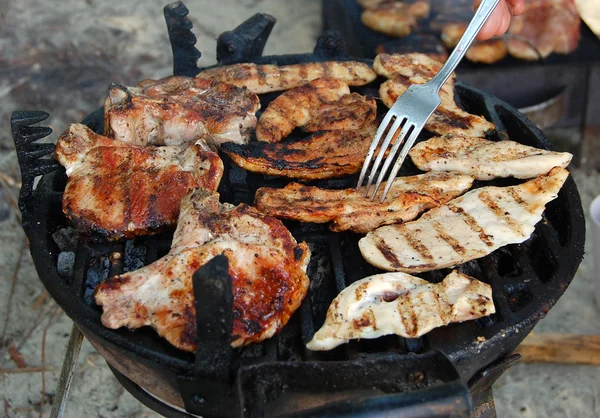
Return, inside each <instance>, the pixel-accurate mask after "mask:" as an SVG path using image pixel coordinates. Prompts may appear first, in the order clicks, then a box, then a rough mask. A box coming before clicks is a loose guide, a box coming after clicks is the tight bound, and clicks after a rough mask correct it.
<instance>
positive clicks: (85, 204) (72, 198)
mask: <svg viewBox="0 0 600 418" xmlns="http://www.w3.org/2000/svg"><path fill="white" fill-rule="evenodd" d="M55 157H56V159H57V160H58V161H59V162H60V163H61V164H62V165H63V166H64V167H65V168H66V172H67V176H68V180H67V185H66V187H65V192H64V194H63V200H62V206H63V212H64V213H65V214H66V216H67V218H69V219H70V220H71V221H72V222H73V223H74V224H75V225H76V226H77V228H78V229H79V230H82V231H85V232H96V233H99V234H101V235H104V236H106V237H108V238H110V239H120V238H123V237H126V238H131V237H133V236H136V235H143V234H149V233H152V232H156V231H159V230H162V229H165V228H166V227H173V226H174V225H175V223H176V221H177V216H178V214H179V203H180V201H181V199H182V198H183V196H184V195H185V194H186V193H187V192H188V191H189V190H191V189H194V188H202V189H207V190H211V191H214V190H216V189H217V187H218V186H219V182H220V180H221V176H222V174H223V163H222V161H221V159H220V158H219V156H218V155H217V154H215V153H214V152H210V151H204V150H202V148H201V147H200V145H194V144H188V145H182V146H165V147H139V146H136V145H131V144H126V143H124V142H121V141H117V140H114V139H110V138H107V137H105V136H101V135H98V134H96V133H94V132H93V131H92V130H90V129H89V128H88V127H87V126H85V125H81V124H73V125H71V126H70V127H69V129H67V131H66V132H65V133H63V134H62V135H61V136H60V138H59V139H58V143H57V145H56V151H55Z"/></svg>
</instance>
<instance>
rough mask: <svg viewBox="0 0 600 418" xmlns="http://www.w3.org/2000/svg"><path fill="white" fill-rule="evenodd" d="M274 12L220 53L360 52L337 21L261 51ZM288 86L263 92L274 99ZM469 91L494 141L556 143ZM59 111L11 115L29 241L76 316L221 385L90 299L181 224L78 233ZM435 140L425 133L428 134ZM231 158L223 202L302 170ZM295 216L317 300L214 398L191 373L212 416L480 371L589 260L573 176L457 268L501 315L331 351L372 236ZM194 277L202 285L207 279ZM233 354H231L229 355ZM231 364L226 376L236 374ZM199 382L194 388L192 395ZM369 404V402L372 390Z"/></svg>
mask: <svg viewBox="0 0 600 418" xmlns="http://www.w3.org/2000/svg"><path fill="white" fill-rule="evenodd" d="M186 15H187V9H186V8H185V6H183V4H182V3H180V2H178V3H174V4H173V5H169V6H167V7H166V8H165V16H166V19H167V23H168V25H169V35H170V38H171V41H172V45H173V52H174V71H175V73H176V74H185V75H194V74H195V73H197V72H198V71H199V69H198V67H197V66H196V61H197V59H198V57H199V56H200V53H199V52H198V51H197V50H196V48H195V47H194V42H195V37H194V36H193V34H192V33H191V31H190V29H191V23H190V22H189V20H188V19H187V17H186ZM273 24H274V19H273V18H272V17H270V16H268V15H262V14H261V15H255V16H254V17H252V18H251V19H249V20H248V21H247V22H245V23H243V24H242V25H240V26H239V27H238V28H236V29H235V30H234V31H231V32H227V33H225V34H223V35H221V37H219V41H218V46H217V50H218V51H219V61H220V64H223V63H232V62H247V61H251V62H256V63H277V64H279V65H285V64H293V63H300V62H314V61H324V60H331V59H341V60H344V59H350V57H349V56H348V55H347V54H346V53H345V50H344V48H343V42H341V41H340V39H339V36H338V35H337V34H336V33H335V32H326V33H324V34H323V36H321V38H319V40H318V42H317V46H316V47H315V51H314V52H313V53H311V54H301V55H287V56H269V57H262V56H260V54H261V53H262V49H263V47H264V44H265V42H266V38H267V37H268V34H269V33H270V31H271V28H272V26H273ZM378 81H379V80H378ZM378 81H376V83H378ZM377 86H378V84H372V85H367V86H364V87H359V88H356V89H353V90H355V91H357V92H359V93H362V94H369V95H372V96H375V95H376V93H377ZM276 96H277V94H268V95H263V96H262V97H261V101H262V102H263V103H262V104H263V109H264V108H265V107H266V105H267V104H268V102H270V101H271V100H273V98H275V97H276ZM456 96H457V99H458V100H457V101H458V102H459V105H461V106H462V107H463V108H465V109H466V110H467V111H470V112H472V113H478V114H483V115H485V116H486V117H487V118H488V119H489V120H491V121H492V122H494V123H495V124H496V126H497V128H498V130H497V132H496V133H495V135H494V138H492V139H503V138H506V137H507V136H508V137H511V138H513V139H516V140H518V141H520V142H523V143H525V144H528V145H533V146H537V147H540V148H546V149H548V148H550V144H549V143H548V141H547V140H546V139H545V137H544V135H543V134H542V133H541V132H540V131H539V130H538V129H537V128H535V127H534V126H533V125H532V124H531V123H530V122H529V121H527V120H526V119H525V118H524V117H523V116H522V115H520V114H518V113H517V112H516V110H515V109H513V108H511V107H510V106H508V105H506V104H505V103H503V102H500V101H498V100H497V99H494V98H493V97H490V96H488V95H486V94H485V93H483V92H481V91H478V90H476V89H473V88H470V87H468V86H465V85H463V84H460V83H457V86H456ZM379 110H380V112H381V113H384V112H385V109H384V106H379ZM47 116H48V115H47V114H45V113H43V112H15V113H14V114H13V118H12V126H13V136H14V139H15V144H16V146H17V150H18V156H19V163H20V166H21V170H22V173H23V189H22V191H21V199H20V207H21V210H22V212H23V227H24V229H25V231H26V232H27V235H28V237H29V239H30V242H31V252H32V255H33V259H34V262H35V264H36V268H37V271H38V273H39V274H40V278H41V279H42V281H43V282H44V285H45V286H46V288H47V289H48V290H49V292H50V293H51V295H52V296H53V297H54V299H55V300H56V301H57V302H58V303H59V305H60V306H61V307H62V308H63V309H64V310H65V312H66V313H67V314H68V315H69V316H70V317H71V318H72V319H73V320H74V321H75V322H76V323H78V324H79V325H80V326H82V327H84V328H85V329H87V330H89V331H90V332H92V333H94V334H95V335H97V336H99V337H100V338H102V339H104V340H106V341H108V342H110V343H111V344H113V345H115V346H117V347H119V349H120V350H122V352H127V353H134V355H135V356H139V357H141V358H144V359H147V360H149V361H151V362H154V363H156V364H159V365H162V366H164V367H167V368H171V369H173V370H176V371H178V372H177V373H179V374H180V375H185V374H186V373H187V374H188V375H191V376H192V377H191V378H190V379H191V381H192V382H196V383H195V384H197V383H198V381H203V382H205V385H208V386H211V384H212V383H207V382H213V381H211V380H210V379H209V380H208V381H207V380H206V379H207V377H206V376H205V377H204V378H202V379H204V380H202V379H198V376H199V375H201V374H202V373H203V372H202V370H203V368H205V369H206V368H210V364H207V363H206V362H203V361H202V359H201V358H200V356H198V357H197V358H196V357H195V356H194V355H193V354H190V353H185V352H181V351H179V350H176V349H175V348H173V347H172V346H170V345H169V344H168V343H166V341H164V340H162V339H161V338H159V337H158V336H157V335H156V334H155V332H154V331H152V330H151V329H149V328H142V329H139V330H136V331H133V332H131V331H127V330H110V329H106V328H104V327H103V326H102V325H101V323H100V314H101V311H100V309H99V308H98V307H97V306H95V305H94V303H93V301H92V297H91V296H92V291H93V289H94V287H95V286H96V285H97V284H98V283H100V282H101V281H102V280H104V279H106V278H107V277H108V276H109V275H114V274H119V273H121V272H125V271H131V270H134V269H136V268H139V267H140V266H142V265H146V264H149V263H151V262H153V261H155V260H156V259H158V258H159V257H161V256H162V255H164V254H166V253H167V252H168V250H169V246H170V242H171V238H172V234H171V233H163V234H160V235H155V236H148V237H139V238H135V239H132V240H126V241H121V242H115V243H111V242H107V241H105V240H103V239H101V238H98V237H87V236H79V234H77V232H76V231H74V230H73V229H72V228H71V227H70V226H69V223H68V221H67V220H66V219H65V217H64V216H63V214H62V212H61V198H62V192H63V190H64V187H65V184H66V175H65V172H64V169H63V168H62V167H60V166H59V165H58V164H57V163H56V162H55V161H54V160H53V159H48V158H44V156H45V155H46V154H48V153H50V152H52V150H53V149H52V146H50V145H46V144H44V145H41V146H40V145H37V144H35V143H34V141H36V140H38V139H40V138H43V137H44V136H46V135H48V134H49V133H50V130H49V129H48V128H43V127H37V126H32V125H33V124H35V123H39V122H41V121H43V120H44V119H45V118H46V117H47ZM84 123H85V124H87V125H88V126H90V127H91V128H92V129H94V130H95V131H97V132H102V128H103V113H102V109H99V110H98V111H96V112H94V113H93V114H91V115H90V116H89V117H88V118H86V119H85V120H84ZM424 138H426V135H424V136H423V138H421V140H422V139H424ZM221 157H222V158H223V160H224V163H225V174H224V176H223V181H222V184H221V186H220V189H219V192H220V193H221V197H222V200H223V201H228V202H231V203H234V204H237V203H240V202H246V203H252V201H253V197H254V194H255V192H256V190H257V189H258V188H259V187H261V186H271V187H281V186H283V185H285V184H286V183H287V182H288V181H289V180H286V179H282V178H276V177H270V176H262V175H258V174H253V173H247V172H245V171H244V170H242V169H240V168H238V167H236V166H235V165H233V164H231V162H230V160H229V159H228V158H227V157H226V156H225V155H222V156H221ZM416 172H417V170H416V169H415V167H414V166H411V164H405V167H403V170H402V174H412V173H416ZM40 175H43V177H42V178H41V180H40V182H39V184H38V186H37V188H36V189H35V190H34V189H33V179H34V177H36V176H40ZM355 183H356V176H352V177H349V178H345V179H338V180H324V181H317V182H313V184H316V185H319V186H323V187H332V188H342V187H353V185H354V184H355ZM514 183H515V180H496V181H492V182H485V183H482V182H477V184H476V185H475V187H481V186H482V185H484V184H485V185H489V184H495V185H508V184H514ZM286 225H287V226H288V227H289V229H290V231H291V232H292V234H293V235H294V236H295V238H296V239H297V240H298V241H306V242H307V243H308V244H309V246H310V247H311V250H312V254H313V255H312V257H311V262H310V265H309V267H308V272H309V277H310V278H311V286H310V290H309V293H308V296H307V298H306V300H305V301H304V303H303V305H302V307H301V308H300V309H299V312H297V313H296V314H295V315H294V316H293V317H292V319H291V320H290V322H289V324H288V325H287V326H286V327H285V328H284V329H283V331H282V332H281V333H279V334H278V335H277V336H275V337H274V338H271V339H270V340H267V341H265V342H263V343H261V344H256V345H252V346H249V347H246V348H243V349H238V350H234V351H233V353H232V354H231V363H228V364H229V366H228V367H229V372H228V373H233V374H234V375H237V380H236V381H237V382H238V384H239V386H238V387H237V389H235V390H234V389H233V388H232V386H231V384H225V386H223V388H225V389H224V391H223V393H225V395H223V394H221V395H218V394H217V395H214V397H213V399H214V400H213V401H210V400H209V402H204V403H203V402H200V403H198V402H197V395H194V392H193V390H191V389H189V386H193V385H191V384H190V385H189V386H186V385H185V384H183V385H182V386H181V392H182V394H183V396H184V403H185V405H186V408H188V411H193V412H197V413H204V414H206V415H207V416H210V415H212V414H215V415H218V414H219V413H222V412H223V411H224V410H227V408H233V409H235V410H237V408H245V409H246V412H247V413H248V414H249V415H261V414H262V413H265V412H266V413H269V408H272V406H269V405H272V402H274V401H275V400H276V399H277V398H279V397H281V396H282V393H284V392H285V390H284V389H282V388H287V390H288V391H292V392H303V391H305V390H307V388H306V385H307V384H308V383H310V384H311V385H312V386H311V390H312V391H316V392H317V393H319V392H322V393H324V394H331V392H332V386H331V385H338V386H337V388H338V389H343V390H347V391H348V390H350V391H351V390H354V389H358V388H362V389H365V388H368V389H369V390H370V389H371V388H372V387H373V386H377V390H376V391H375V393H378V394H390V393H395V392H403V391H408V390H415V389H419V388H425V387H428V386H434V385H437V384H438V383H440V382H446V383H447V382H451V381H453V380H455V379H456V378H458V377H460V379H461V380H462V381H463V382H468V381H469V380H470V379H472V378H473V376H474V375H475V374H476V373H477V372H478V371H480V370H482V369H483V368H484V367H486V366H489V365H490V364H491V363H492V362H493V361H494V360H496V359H499V358H501V357H503V356H506V355H508V354H509V353H510V352H512V350H514V348H515V347H516V346H517V345H518V343H519V342H520V341H521V340H522V339H523V338H524V337H525V335H526V334H527V333H528V332H529V331H530V330H531V328H532V327H533V326H534V325H535V323H537V321H538V320H539V319H541V318H542V317H543V316H544V315H545V314H546V313H547V311H548V310H549V309H550V308H551V307H552V305H553V304H554V303H555V301H556V300H557V299H558V297H560V295H561V294H562V293H563V292H564V290H565V289H566V287H567V286H568V285H569V283H570V281H571V280H572V278H573V276H574V274H575V271H576V270H577V267H578V265H579V263H580V261H581V258H582V254H583V242H584V228H585V226H584V220H583V213H582V209H581V203H580V200H579V195H578V192H577V188H576V186H575V183H574V182H573V180H572V179H571V178H569V179H568V180H567V182H566V183H565V185H564V187H563V189H562V190H561V192H560V194H559V197H558V199H557V200H556V201H554V202H553V203H552V204H550V205H548V208H547V210H546V214H545V217H544V219H543V220H542V222H540V224H539V225H538V226H537V227H536V229H535V232H534V234H533V235H532V237H531V238H530V239H529V240H528V241H526V242H525V243H523V244H520V245H512V246H508V247H506V248H502V249H500V250H498V251H496V252H494V253H493V254H491V255H490V256H488V257H485V258H482V259H480V260H475V261H471V262H468V263H465V264H463V265H461V266H459V267H458V269H459V270H461V271H462V272H464V273H466V274H469V275H472V276H474V277H476V278H478V279H480V280H482V281H484V282H486V283H489V284H490V285H491V286H492V288H493V295H494V303H495V305H496V309H497V313H496V314H494V315H492V316H490V317H487V318H482V319H480V320H477V321H470V322H466V323H463V324H455V325H451V326H448V327H443V328H439V329H436V330H433V331H432V332H430V333H429V334H427V335H426V336H424V337H422V338H419V339H404V338H399V337H395V336H388V337H383V338H380V339H377V340H362V341H353V342H351V343H349V344H346V345H344V346H342V347H338V348H337V349H335V350H332V351H330V352H311V351H309V350H307V349H306V348H305V344H306V342H308V341H309V340H310V339H311V337H312V335H313V334H314V332H315V330H316V328H318V327H319V326H320V325H321V324H322V323H323V321H324V318H325V313H326V310H327V308H328V306H329V303H330V302H331V300H332V299H333V297H335V295H337V294H338V293H339V292H340V291H341V290H342V289H343V288H345V287H346V286H348V285H349V284H350V283H352V282H354V281H356V280H358V279H361V278H363V277H365V276H368V275H371V274H374V273H377V272H378V270H377V269H375V268H374V267H372V266H371V265H369V264H367V263H366V262H365V261H364V260H363V258H362V256H361V255H360V253H359V250H358V246H357V242H358V239H359V238H360V236H358V235H356V234H352V233H341V234H336V233H332V232H330V231H329V230H328V229H327V227H326V226H325V225H312V224H300V223H297V222H286ZM448 272H449V270H440V271H434V272H430V273H423V274H420V275H419V276H421V277H422V278H424V279H427V280H429V281H431V282H439V281H441V280H442V278H443V277H444V276H445V275H446V274H447V273H448ZM194 284H195V288H196V281H195V282H194ZM195 290H196V289H195ZM196 291H197V290H196ZM207 309H208V308H207ZM200 314H201V313H199V315H200ZM215 344H216V343H215ZM212 347H213V348H214V347H220V348H221V349H223V350H224V354H223V356H225V357H227V356H229V355H230V354H228V353H225V351H228V350H227V349H226V348H223V346H222V345H221V346H219V345H214V346H212ZM205 348H206V347H205ZM208 349H210V346H209V347H208ZM213 351H214V350H213ZM439 353H443V354H444V355H445V356H447V358H448V359H450V361H451V362H452V365H453V366H454V367H456V370H457V371H458V375H456V376H454V375H453V374H452V373H450V372H447V371H446V369H444V368H445V367H448V364H449V363H444V361H446V360H444V359H445V357H443V356H442V358H438V357H436V356H439ZM217 357H218V356H217ZM225 357H221V360H222V359H223V358H225ZM227 358H228V357H227ZM419 362H420V363H419ZM385 364H387V365H388V366H390V365H391V364H393V365H395V367H396V369H397V370H400V371H402V370H405V368H407V367H408V369H410V368H411V367H414V368H417V369H419V370H422V373H424V374H423V378H422V379H416V380H415V379H412V380H411V378H407V375H406V373H404V372H402V373H404V374H403V375H402V376H399V375H398V376H396V377H394V376H395V375H394V374H393V373H392V372H390V371H389V370H388V374H389V376H387V377H385V376H386V374H385V373H384V372H383V370H384V369H385V367H383V366H382V365H385ZM440 364H441V365H440ZM348 365H351V366H352V367H354V368H356V370H359V371H360V372H361V373H363V374H362V378H357V379H358V380H356V379H351V377H356V376H355V375H354V374H353V373H351V372H350V370H351V369H352V368H349V367H348ZM403 365H404V366H403ZM409 365H410V367H409ZM311 367H316V369H315V370H313V371H312V372H306V373H304V372H303V373H299V372H298V371H299V370H304V368H308V369H306V370H312V369H311ZM330 367H331V368H332V369H331V372H329V370H330V369H329V368H330ZM381 367H383V369H382V368H381ZM317 369H318V371H317ZM396 369H394V370H396ZM408 369H406V370H408ZM406 370H405V371H406ZM267 372H268V373H269V376H270V378H271V380H269V381H265V379H264V378H263V377H264V375H263V374H264V373H267ZM325 372H327V373H326V374H323V373H325ZM194 373H196V375H194ZM328 373H329V374H328ZM390 373H391V374H390ZM402 373H401V374H402ZM436 373H438V374H439V373H442V375H438V374H436ZM217 374H219V373H217ZM225 374H227V373H225ZM392 375H394V376H392ZM193 376H195V377H193ZM219 376H220V377H221V378H223V377H224V376H223V373H220V374H219ZM261 376H263V377H261ZM298 376H304V377H298ZM318 376H320V378H319V377H318ZM230 377H231V376H230ZM194 379H195V380H194ZM214 379H215V377H214V376H213V380H214ZM332 379H333V380H332ZM335 379H338V380H337V381H336V380H335ZM184 380H185V379H184ZM217 380H218V379H217ZM225 380H227V379H225ZM361 380H364V381H363V382H362V385H360V384H359V383H360V381H361ZM378 382H379V383H378ZM382 382H387V383H385V384H384V383H382ZM213 383H214V382H213ZM208 386H207V387H208ZM236 390H237V395H236V396H237V397H238V398H239V397H240V396H241V399H236V400H234V401H232V400H231V399H234V398H235V397H236V396H234V395H235V394H234V392H235V391H236ZM186 391H190V392H189V393H187V394H186V393H185V392H186ZM257 391H258V392H257ZM244 393H246V394H248V393H252V396H250V397H249V396H245V397H244V396H243V394H244ZM187 395H189V396H187ZM194 399H196V401H194ZM461 399H463V398H461ZM463 400H464V399H463ZM392 403H393V402H392ZM467 404H468V402H467ZM361 405H363V406H364V405H366V404H365V403H364V402H363V403H362V404H361ZM369 405H370V404H369ZM371 406H372V405H371ZM219 408H220V409H219Z"/></svg>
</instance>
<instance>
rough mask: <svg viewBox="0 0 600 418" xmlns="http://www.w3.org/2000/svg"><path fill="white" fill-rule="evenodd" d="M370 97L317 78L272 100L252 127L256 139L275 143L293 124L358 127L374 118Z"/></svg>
mask: <svg viewBox="0 0 600 418" xmlns="http://www.w3.org/2000/svg"><path fill="white" fill-rule="evenodd" d="M376 112H377V105H376V104H375V100H374V99H372V98H366V97H364V96H361V95H360V94H358V93H352V94H350V88H349V87H348V85H347V84H346V83H344V82H343V81H341V80H336V79H323V78H319V79H317V80H313V81H311V82H310V83H308V84H305V85H303V86H300V87H296V88H294V89H291V90H289V91H286V92H285V93H283V94H281V95H280V96H279V97H277V98H276V99H275V100H273V101H272V102H271V103H270V104H269V106H268V107H267V109H265V111H264V113H263V114H262V115H261V117H260V119H259V121H258V125H257V126H256V138H257V139H258V140H259V141H264V142H278V141H280V140H281V139H283V138H285V137H286V136H288V135H289V134H290V133H291V132H292V131H293V130H294V128H296V127H301V128H302V129H303V130H304V131H307V132H317V131H330V130H360V129H364V128H365V127H366V126H368V125H369V124H370V123H371V122H373V121H374V120H375V116H376Z"/></svg>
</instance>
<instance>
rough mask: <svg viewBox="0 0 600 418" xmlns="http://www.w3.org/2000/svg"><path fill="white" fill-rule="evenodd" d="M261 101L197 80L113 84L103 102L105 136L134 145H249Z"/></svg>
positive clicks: (249, 94)
mask: <svg viewBox="0 0 600 418" xmlns="http://www.w3.org/2000/svg"><path fill="white" fill-rule="evenodd" d="M258 109H260V101H259V99H258V96H257V95H256V94H254V93H252V92H250V91H248V90H247V89H244V88H240V87H235V86H232V85H229V84H224V83H219V82H212V81H210V80H202V79H198V78H189V77H182V76H173V77H167V78H163V79H161V80H145V81H142V82H141V83H140V84H139V85H138V87H124V86H119V85H113V86H111V88H110V91H109V95H108V97H107V98H106V100H105V102H104V115H105V122H104V123H105V128H104V130H105V132H106V134H107V135H108V136H113V137H114V138H116V139H118V140H120V141H124V142H128V143H130V144H134V145H147V144H150V145H179V144H182V143H187V142H195V141H197V140H199V139H202V140H205V141H206V142H207V143H208V144H209V145H211V146H212V147H213V148H215V147H218V146H219V145H220V144H221V143H222V142H237V143H246V142H248V140H249V138H250V135H251V134H252V132H254V129H255V127H256V116H255V113H256V111H257V110H258Z"/></svg>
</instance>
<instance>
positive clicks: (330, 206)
mask: <svg viewBox="0 0 600 418" xmlns="http://www.w3.org/2000/svg"><path fill="white" fill-rule="evenodd" d="M472 184H473V178H472V177H471V176H465V175H461V174H455V173H427V174H421V175H417V176H407V177H398V178H396V179H394V183H393V185H392V187H391V188H390V191H389V193H388V196H387V197H386V200H385V202H383V203H381V202H380V199H378V198H377V197H376V198H375V201H371V199H370V198H368V197H365V196H364V192H362V191H360V192H357V191H356V190H354V189H346V190H328V189H321V188H318V187H312V186H304V185H302V184H298V183H290V184H288V185H287V186H286V187H285V188H283V189H274V188H269V187H262V188H260V189H258V190H257V192H256V199H255V206H256V207H257V208H258V209H259V210H261V211H262V212H264V213H266V214H268V215H271V216H275V217H278V218H284V219H293V220H297V221H301V222H314V223H325V222H331V224H330V226H329V228H330V229H331V230H332V231H336V232H340V231H346V230H350V231H353V232H357V233H361V234H366V233H367V232H369V231H371V230H373V229H375V228H377V227H379V226H381V225H388V224H392V223H396V222H406V221H411V220H413V219H415V218H416V217H417V216H418V215H419V214H421V213H422V212H424V211H425V210H427V209H431V208H433V207H437V206H439V205H441V204H442V203H445V202H447V201H449V200H450V199H453V198H454V197H456V196H458V195H460V194H462V193H464V192H465V191H466V190H468V189H469V188H470V187H471V185H472ZM381 193H382V192H379V194H381Z"/></svg>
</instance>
